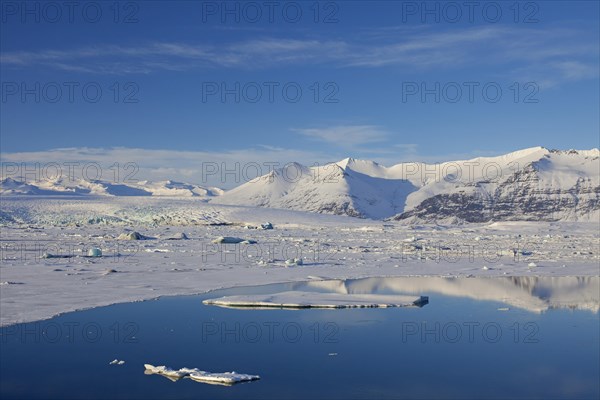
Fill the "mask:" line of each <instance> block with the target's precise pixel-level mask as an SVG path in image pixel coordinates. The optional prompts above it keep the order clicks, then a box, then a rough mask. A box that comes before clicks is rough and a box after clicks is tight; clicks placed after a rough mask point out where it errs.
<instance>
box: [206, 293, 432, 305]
mask: <svg viewBox="0 0 600 400" xmlns="http://www.w3.org/2000/svg"><path fill="white" fill-rule="evenodd" d="M428 302H429V297H427V296H402V295H378V294H340V293H317V292H301V291H288V292H280V293H275V294H259V295H239V296H225V297H220V298H217V299H207V300H204V301H203V303H204V304H208V305H215V306H221V307H232V308H235V307H239V308H386V307H422V306H424V305H425V304H427V303H428Z"/></svg>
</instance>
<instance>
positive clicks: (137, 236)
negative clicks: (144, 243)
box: [117, 232, 150, 240]
mask: <svg viewBox="0 0 600 400" xmlns="http://www.w3.org/2000/svg"><path fill="white" fill-rule="evenodd" d="M117 239H118V240H148V239H150V238H149V237H148V236H144V235H142V234H141V233H139V232H129V233H121V234H120V235H119V237H117Z"/></svg>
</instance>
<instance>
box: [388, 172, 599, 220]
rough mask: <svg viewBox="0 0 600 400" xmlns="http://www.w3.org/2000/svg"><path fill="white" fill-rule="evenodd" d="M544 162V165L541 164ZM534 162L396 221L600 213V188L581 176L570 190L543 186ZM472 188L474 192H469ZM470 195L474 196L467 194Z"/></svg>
mask: <svg viewBox="0 0 600 400" xmlns="http://www.w3.org/2000/svg"><path fill="white" fill-rule="evenodd" d="M542 163H543V162H542ZM538 165H539V163H532V164H530V165H528V166H527V167H526V168H525V169H523V170H522V171H518V172H515V173H514V174H513V175H511V176H510V177H508V179H506V180H505V181H503V182H501V183H499V184H497V186H496V187H495V188H491V189H493V190H489V191H488V188H489V186H490V184H489V182H485V181H482V182H477V183H475V184H472V185H465V187H464V189H465V190H461V191H459V192H457V193H449V194H439V195H435V196H433V197H431V198H428V199H426V200H424V201H423V202H421V203H420V204H418V205H417V206H416V207H414V208H413V209H412V210H410V211H407V212H404V213H401V214H399V215H397V216H395V217H394V218H393V219H394V220H407V219H414V220H416V219H419V220H422V221H427V222H435V221H436V220H447V219H451V218H456V219H458V220H462V221H465V222H490V221H508V220H510V221H558V220H574V219H581V218H586V217H589V219H593V218H597V217H595V214H598V212H599V211H600V185H597V184H596V185H594V184H593V182H592V179H591V178H584V177H580V178H578V179H577V180H576V182H575V184H574V185H573V186H570V187H564V188H561V187H555V186H547V185H543V184H542V182H541V179H540V177H539V175H538V169H537V166H538ZM469 189H471V190H469ZM468 192H471V193H468Z"/></svg>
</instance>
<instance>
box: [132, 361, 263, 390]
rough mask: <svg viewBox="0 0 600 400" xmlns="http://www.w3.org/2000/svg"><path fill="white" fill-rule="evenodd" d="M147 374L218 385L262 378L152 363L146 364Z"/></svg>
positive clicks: (233, 372) (173, 379) (174, 379)
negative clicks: (176, 367) (173, 367)
mask: <svg viewBox="0 0 600 400" xmlns="http://www.w3.org/2000/svg"><path fill="white" fill-rule="evenodd" d="M144 367H145V368H146V370H145V371H144V373H145V374H147V375H152V374H157V375H163V376H164V377H166V378H169V379H170V380H172V381H177V380H179V379H181V378H187V377H189V378H190V379H192V380H194V381H196V382H202V383H210V384H217V385H233V384H236V383H241V382H250V381H256V380H258V379H260V376H258V375H248V374H238V373H237V372H235V371H232V372H218V373H217V372H206V371H200V370H199V369H197V368H180V369H178V370H174V369H171V368H169V367H165V366H164V365H159V366H154V365H152V364H144Z"/></svg>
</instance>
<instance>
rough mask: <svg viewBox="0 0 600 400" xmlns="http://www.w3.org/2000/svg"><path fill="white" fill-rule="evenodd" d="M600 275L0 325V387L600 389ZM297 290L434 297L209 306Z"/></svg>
mask: <svg viewBox="0 0 600 400" xmlns="http://www.w3.org/2000/svg"><path fill="white" fill-rule="evenodd" d="M598 284H599V278H598V277H561V278H556V277H555V278H536V277H522V278H519V277H511V278H507V277H495V278H464V277H463V278H435V277H397V278H366V279H356V280H333V281H307V282H296V283H286V284H272V285H265V286H256V287H241V288H235V289H225V290H219V291H216V292H211V293H207V294H204V295H200V296H176V297H165V298H161V299H158V300H153V301H146V302H136V303H125V304H117V305H112V306H107V307H99V308H94V309H90V310H86V311H79V312H74V313H67V314H64V315H61V316H58V317H55V318H52V319H49V320H44V321H39V322H34V323H27V324H18V325H11V326H5V327H3V328H2V337H1V341H2V357H1V359H0V360H1V362H0V376H1V384H0V397H2V398H3V399H4V398H6V399H8V398H24V397H27V398H48V397H50V398H64V399H69V398H82V397H85V398H136V399H137V398H212V399H215V398H224V399H226V398H252V399H254V398H272V399H281V398H295V399H306V398H329V399H342V398H344V399H345V398H361V399H372V398H472V399H481V398H508V397H518V398H545V399H564V398H569V399H577V398H581V399H584V398H585V399H588V398H598V396H599V395H600V388H599V382H598V379H597V378H598V374H599V373H600V366H599V363H600V357H599V355H600V348H599V342H598V337H599V334H600V332H599V326H600V321H599V313H598V310H599V304H600V299H599V297H600V294H599V292H598ZM294 291H302V292H305V293H311V292H314V293H315V296H316V298H319V295H321V294H323V293H335V294H337V295H340V296H341V295H344V294H365V293H369V294H371V295H382V296H394V295H402V296H405V295H412V294H415V293H421V294H426V295H427V296H428V297H429V303H428V304H426V305H424V306H423V307H421V308H418V307H405V308H372V309H364V308H351V309H299V310H288V309H261V310H255V309H233V308H223V307H217V306H210V305H205V304H203V300H205V299H210V298H220V297H224V296H234V295H236V296H261V295H262V296H269V295H271V294H276V293H286V292H294ZM82 355H85V356H82ZM113 359H118V360H123V361H125V363H123V364H122V365H113V364H110V362H111V360H113ZM144 364H153V365H167V366H172V367H175V368H179V367H181V366H186V367H188V368H198V369H200V370H203V371H211V372H222V371H238V372H241V373H252V374H256V375H260V377H261V379H260V380H258V381H255V382H249V383H240V384H238V385H234V386H231V387H224V386H213V385H206V384H202V383H198V382H194V381H193V380H191V379H187V378H186V379H180V380H178V381H175V382H173V381H171V380H169V379H166V378H165V377H163V376H160V375H147V374H145V372H144V371H145V368H144ZM32 371H37V372H36V373H35V374H32V373H30V372H32Z"/></svg>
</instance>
